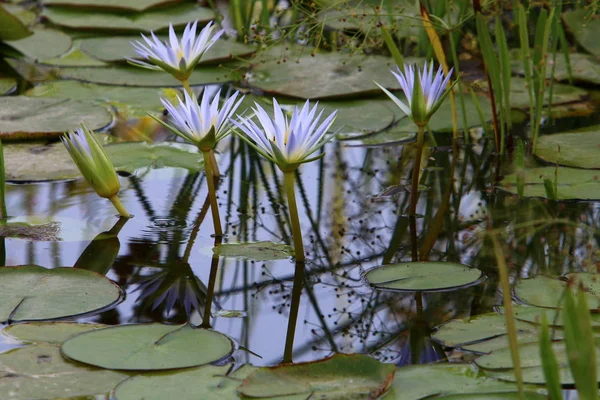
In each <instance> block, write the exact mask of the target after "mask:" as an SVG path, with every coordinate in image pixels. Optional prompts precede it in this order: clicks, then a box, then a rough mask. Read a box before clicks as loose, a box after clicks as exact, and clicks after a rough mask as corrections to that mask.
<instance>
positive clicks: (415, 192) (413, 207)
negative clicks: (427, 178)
mask: <svg viewBox="0 0 600 400" xmlns="http://www.w3.org/2000/svg"><path fill="white" fill-rule="evenodd" d="M418 128H419V130H418V133H417V155H416V156H415V166H414V167H413V173H412V180H411V188H410V205H409V206H408V216H409V217H414V216H415V215H416V213H417V201H418V200H419V175H420V172H421V156H422V154H423V142H424V139H425V125H418Z"/></svg>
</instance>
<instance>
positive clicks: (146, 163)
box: [105, 142, 204, 174]
mask: <svg viewBox="0 0 600 400" xmlns="http://www.w3.org/2000/svg"><path fill="white" fill-rule="evenodd" d="M105 150H106V154H108V156H109V158H110V159H111V160H112V161H113V164H114V165H115V169H116V170H117V171H123V172H128V173H130V174H133V173H134V172H135V171H136V170H138V169H143V168H153V169H157V168H166V167H169V168H184V169H187V170H188V171H200V170H203V168H204V161H203V158H202V155H200V154H199V153H198V149H197V148H196V146H193V145H190V144H185V143H174V142H162V143H153V144H148V143H146V142H123V143H114V144H109V145H108V146H106V147H105Z"/></svg>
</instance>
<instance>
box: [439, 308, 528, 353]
mask: <svg viewBox="0 0 600 400" xmlns="http://www.w3.org/2000/svg"><path fill="white" fill-rule="evenodd" d="M515 326H516V329H517V332H519V333H535V332H537V328H536V327H535V325H532V324H528V323H526V322H522V321H515ZM504 335H506V317H505V316H504V315H502V314H498V313H485V314H480V315H476V316H474V317H471V318H469V319H455V320H452V321H450V322H447V323H445V324H444V325H442V326H441V327H440V328H439V329H438V331H437V332H436V333H435V334H434V335H433V337H434V338H435V339H437V340H439V341H440V342H442V343H443V344H444V345H445V346H448V347H461V348H464V347H465V345H468V344H472V343H479V342H483V341H486V340H490V339H493V338H496V337H499V336H504Z"/></svg>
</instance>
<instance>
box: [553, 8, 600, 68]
mask: <svg viewBox="0 0 600 400" xmlns="http://www.w3.org/2000/svg"><path fill="white" fill-rule="evenodd" d="M562 20H563V22H564V23H565V26H566V27H567V29H568V30H569V31H570V32H571V34H572V35H573V36H574V37H575V40H576V41H577V43H579V45H580V46H581V47H583V48H584V49H586V50H587V51H589V52H590V53H592V54H593V55H595V56H599V57H600V43H598V37H599V36H600V19H598V16H597V15H596V14H594V12H593V10H591V9H590V10H588V9H586V8H585V7H584V8H580V9H578V10H573V11H569V12H566V13H563V14H562Z"/></svg>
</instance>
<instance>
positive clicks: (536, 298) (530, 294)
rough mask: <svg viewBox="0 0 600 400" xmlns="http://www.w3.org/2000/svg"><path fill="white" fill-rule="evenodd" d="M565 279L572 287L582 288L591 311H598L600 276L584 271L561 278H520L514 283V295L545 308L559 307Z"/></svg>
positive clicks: (599, 305) (524, 301)
mask: <svg viewBox="0 0 600 400" xmlns="http://www.w3.org/2000/svg"><path fill="white" fill-rule="evenodd" d="M567 280H568V281H571V282H572V283H571V284H572V287H580V286H582V287H583V288H584V291H585V293H586V299H587V302H588V306H589V307H590V310H591V311H592V312H600V276H599V275H597V274H592V273H586V272H575V273H571V274H567V275H565V277H564V278H563V279H555V278H550V277H547V276H543V275H537V276H536V277H534V278H529V279H521V280H519V282H517V284H516V285H515V288H514V291H515V296H516V297H517V298H518V299H519V300H520V301H522V302H523V303H525V304H529V305H532V306H537V307H545V308H561V305H562V301H563V295H564V292H565V290H566V288H567Z"/></svg>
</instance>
